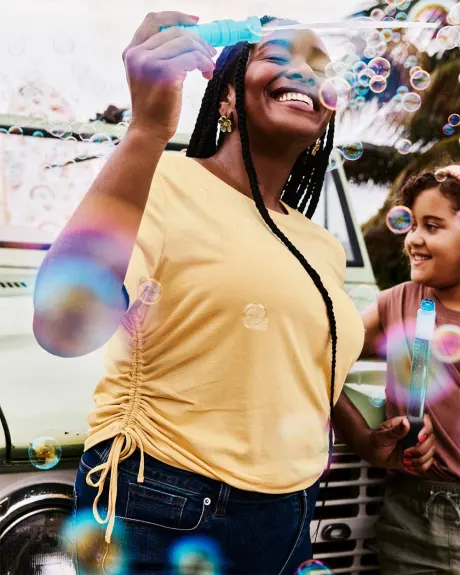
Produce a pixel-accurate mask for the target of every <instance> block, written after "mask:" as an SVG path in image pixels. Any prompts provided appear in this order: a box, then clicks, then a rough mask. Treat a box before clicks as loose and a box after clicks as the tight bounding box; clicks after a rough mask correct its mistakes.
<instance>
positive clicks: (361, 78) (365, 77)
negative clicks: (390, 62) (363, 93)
mask: <svg viewBox="0 0 460 575" xmlns="http://www.w3.org/2000/svg"><path fill="white" fill-rule="evenodd" d="M373 76H376V73H375V72H374V70H371V69H370V68H366V69H365V70H363V71H362V72H360V73H359V74H358V83H359V84H361V86H364V87H366V88H368V87H369V84H370V81H371V79H372V77H373Z"/></svg>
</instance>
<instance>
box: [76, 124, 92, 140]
mask: <svg viewBox="0 0 460 575" xmlns="http://www.w3.org/2000/svg"><path fill="white" fill-rule="evenodd" d="M78 131H79V132H80V134H79V137H80V140H82V141H83V142H89V140H90V139H91V138H92V136H94V135H95V134H96V126H95V125H94V124H93V123H92V122H88V123H87V124H82V125H81V126H80V128H79V130H78Z"/></svg>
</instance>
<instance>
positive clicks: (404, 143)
mask: <svg viewBox="0 0 460 575" xmlns="http://www.w3.org/2000/svg"><path fill="white" fill-rule="evenodd" d="M395 147H396V149H397V150H398V152H399V153H400V154H402V155H403V156H405V155H406V154H408V153H409V152H410V149H411V147H412V142H411V141H410V140H408V139H407V138H404V139H402V140H399V141H398V142H396V146H395Z"/></svg>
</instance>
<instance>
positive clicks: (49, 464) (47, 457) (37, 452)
mask: <svg viewBox="0 0 460 575" xmlns="http://www.w3.org/2000/svg"><path fill="white" fill-rule="evenodd" d="M61 456H62V448H61V446H60V445H59V442H58V441H57V440H56V439H54V437H49V436H46V435H44V436H43V437H37V439H34V440H33V441H31V442H30V444H29V459H30V462H31V463H32V465H34V466H35V467H36V468H37V469H43V470H45V469H52V468H53V467H55V466H56V465H57V464H58V463H59V461H60V460H61Z"/></svg>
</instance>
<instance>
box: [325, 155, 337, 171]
mask: <svg viewBox="0 0 460 575" xmlns="http://www.w3.org/2000/svg"><path fill="white" fill-rule="evenodd" d="M336 168H337V160H336V159H335V157H334V156H332V155H330V156H329V164H328V166H327V171H328V172H330V171H332V170H335V169H336Z"/></svg>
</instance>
